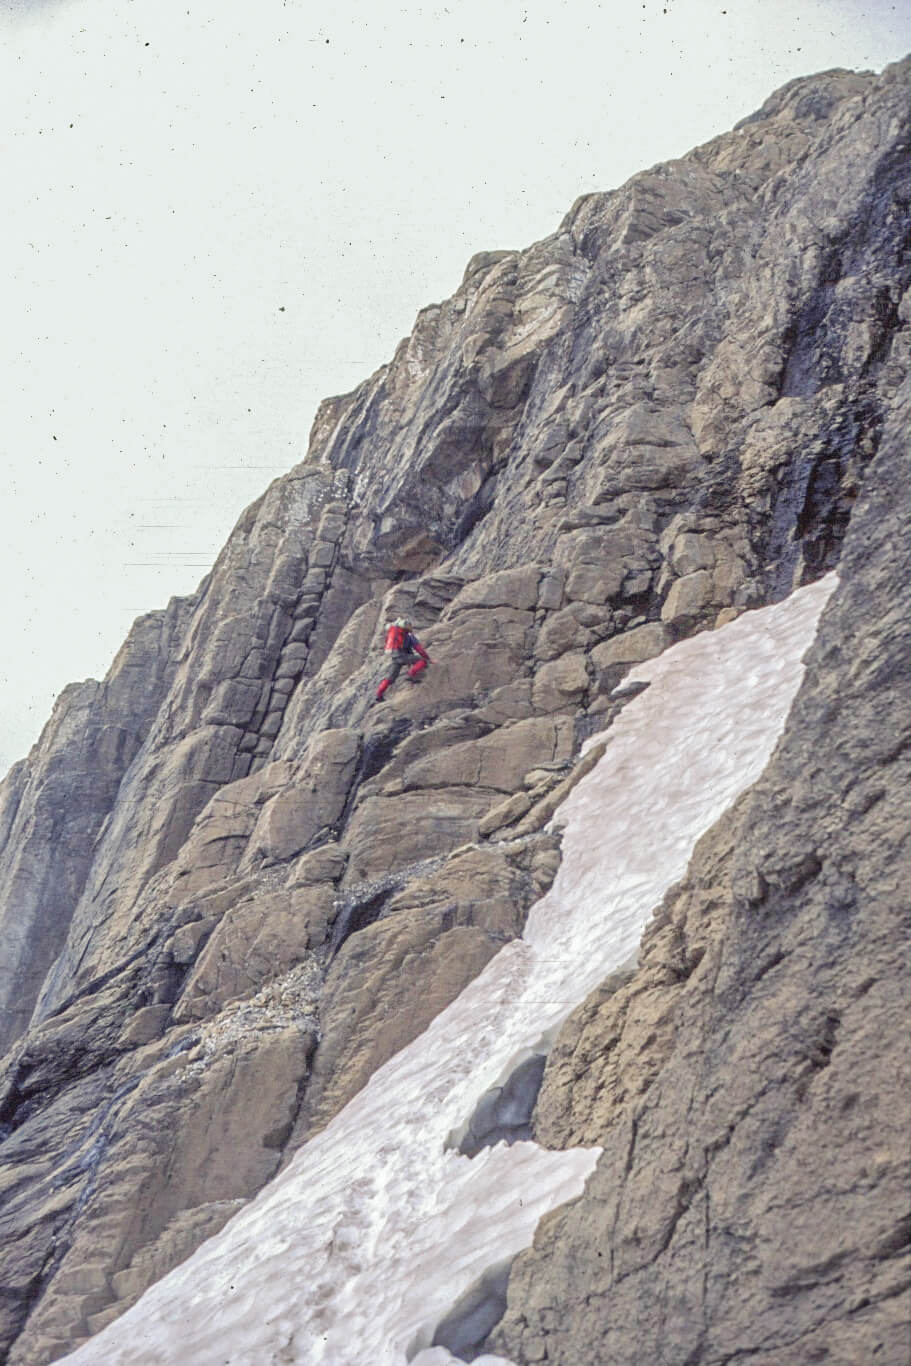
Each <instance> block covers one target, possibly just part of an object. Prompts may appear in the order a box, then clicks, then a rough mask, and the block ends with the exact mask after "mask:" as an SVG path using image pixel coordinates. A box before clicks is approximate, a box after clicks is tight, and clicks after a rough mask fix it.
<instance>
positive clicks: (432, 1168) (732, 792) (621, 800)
mask: <svg viewBox="0 0 911 1366" xmlns="http://www.w3.org/2000/svg"><path fill="white" fill-rule="evenodd" d="M833 586H834V576H833V575H830V576H828V578H826V579H824V580H821V581H820V582H819V583H816V584H814V585H811V586H810V587H808V588H804V589H801V590H800V591H798V592H796V593H794V594H793V595H792V596H791V597H790V598H789V599H787V600H786V601H785V602H782V603H778V604H776V605H775V606H773V607H769V608H765V609H763V610H762V611H756V612H750V613H746V614H744V615H743V616H741V617H739V618H738V619H737V620H736V621H734V622H732V623H731V624H730V625H728V626H725V627H724V628H723V629H721V630H719V631H714V632H704V633H703V634H701V635H698V636H695V637H694V638H693V639H691V640H688V641H684V642H682V643H681V644H680V645H677V646H675V647H674V648H672V649H670V650H668V651H666V652H665V654H663V655H662V656H660V658H658V659H655V660H651V661H649V662H648V663H646V664H643V665H640V666H639V667H638V668H636V669H635V670H634V671H633V673H632V675H631V678H632V679H636V680H642V681H646V682H648V683H649V684H650V687H649V688H648V690H647V691H646V692H644V693H642V694H641V695H640V696H638V697H636V698H635V699H634V700H633V701H631V702H630V703H629V704H628V705H627V706H626V707H625V708H624V710H623V712H622V713H621V714H620V716H619V717H618V718H617V720H616V721H615V723H614V725H613V727H612V729H611V732H610V737H611V738H610V743H609V744H608V746H607V749H606V751H605V753H604V755H603V757H602V758H601V759H600V761H599V762H598V764H597V765H596V767H595V768H594V769H593V770H592V771H591V773H590V774H588V776H587V777H586V778H584V779H583V780H582V781H581V782H580V783H579V784H578V785H577V786H576V788H575V789H574V790H573V792H572V793H571V794H570V796H569V798H568V799H567V801H566V802H565V803H564V804H563V806H562V807H561V808H560V810H559V812H558V815H557V820H558V822H559V824H561V825H562V826H563V827H564V835H563V861H562V864H561V866H560V870H559V872H558V874H557V878H556V880H555V882H554V884H553V887H552V888H551V890H550V892H549V893H548V894H547V895H546V896H545V897H543V898H542V899H541V900H540V901H539V902H538V903H537V904H536V905H535V906H534V908H533V909H532V912H531V915H530V916H529V920H528V924H527V927H526V930H525V934H524V936H523V938H522V939H521V940H516V941H515V942H513V943H512V944H509V945H507V946H506V948H504V949H503V950H502V951H501V952H500V953H499V954H498V955H497V956H496V957H495V958H494V959H493V960H492V961H491V962H490V963H489V964H488V966H487V968H486V969H485V970H484V971H483V972H482V973H481V975H480V976H479V977H478V978H476V980H475V981H474V982H472V983H471V985H470V986H469V987H467V988H466V990H465V991H464V992H462V994H461V995H460V996H459V998H458V999H457V1000H456V1001H454V1002H453V1004H452V1005H451V1006H449V1007H448V1008H447V1009H446V1010H445V1011H444V1012H443V1013H442V1014H441V1015H440V1016H439V1017H438V1018H437V1019H436V1020H435V1021H434V1022H433V1023H432V1024H431V1025H430V1027H429V1028H428V1029H427V1030H426V1031H425V1032H424V1033H423V1034H422V1035H421V1036H420V1038H418V1039H416V1040H415V1041H414V1043H412V1044H410V1045H409V1046H408V1047H407V1048H405V1049H403V1050H402V1052H401V1053H399V1054H398V1055H397V1056H396V1057H394V1058H392V1059H391V1060H390V1061H389V1062H388V1063H386V1064H385V1065H384V1066H383V1067H382V1068H380V1069H379V1071H378V1072H377V1073H376V1074H375V1075H374V1076H373V1078H372V1079H371V1081H370V1082H369V1083H368V1085H367V1086H366V1087H365V1088H364V1089H363V1091H361V1092H360V1094H359V1095H357V1096H356V1097H355V1098H354V1099H353V1100H352V1101H351V1102H350V1104H349V1105H348V1106H346V1108H345V1109H344V1110H343V1111H342V1112H341V1113H340V1114H339V1115H337V1116H336V1118H335V1119H334V1120H333V1121H332V1123H331V1124H330V1125H329V1126H328V1127H327V1128H326V1129H325V1130H324V1131H323V1132H322V1133H320V1134H318V1135H317V1136H316V1137H315V1138H313V1139H311V1140H310V1142H308V1143H307V1144H306V1145H305V1146H304V1147H303V1148H302V1149H301V1151H300V1152H299V1153H298V1154H297V1155H296V1157H295V1158H294V1160H293V1161H292V1162H291V1163H290V1164H289V1166H288V1167H287V1169H286V1170H285V1171H284V1172H283V1173H282V1174H281V1175H280V1176H279V1177H278V1178H276V1180H275V1181H273V1182H272V1183H271V1184H270V1185H269V1186H268V1187H266V1188H265V1189H264V1190H263V1191H262V1192H261V1193H260V1194H259V1195H258V1196H257V1197H256V1198H255V1199H254V1200H252V1201H251V1202H250V1204H249V1205H247V1206H246V1207H245V1208H244V1209H243V1210H241V1211H240V1213H238V1214H237V1215H236V1216H235V1217H234V1218H233V1219H232V1220H231V1222H230V1223H229V1224H228V1225H226V1227H225V1228H224V1229H223V1230H222V1232H221V1233H220V1234H218V1235H217V1236H216V1237H214V1238H212V1239H210V1240H209V1241H208V1242H207V1243H205V1244H203V1246H202V1247H201V1248H199V1250H198V1251H197V1252H196V1253H195V1254H194V1255H193V1256H192V1257H190V1258H189V1259H188V1260H187V1261H186V1262H184V1263H183V1265H182V1266H179V1267H177V1268H176V1269H175V1270H174V1271H172V1272H171V1273H170V1274H169V1275H168V1276H166V1277H165V1278H164V1279H163V1280H162V1281H160V1282H159V1283H158V1284H157V1285H155V1286H153V1287H152V1288H151V1289H150V1290H148V1291H147V1292H146V1294H145V1295H144V1296H143V1298H142V1299H141V1300H140V1301H139V1302H138V1303H137V1304H136V1305H135V1306H134V1307H133V1308H132V1309H131V1310H129V1311H128V1312H127V1313H126V1314H124V1315H123V1316H122V1317H121V1318H120V1319H118V1320H117V1321H116V1322H114V1323H113V1324H111V1325H110V1326H109V1327H108V1328H107V1329H105V1330H104V1331H103V1332H102V1333H100V1334H98V1336H96V1337H95V1338H93V1339H91V1340H90V1341H89V1342H87V1343H86V1344H85V1345H84V1346H83V1347H81V1348H79V1349H78V1350H77V1351H76V1352H74V1353H72V1354H71V1355H70V1356H68V1357H66V1358H65V1360H66V1361H67V1362H69V1363H71V1364H72V1366H89V1363H92V1366H102V1364H103V1366H166V1364H168V1366H171V1364H173V1366H185V1363H186V1362H187V1361H192V1362H193V1363H194V1366H228V1364H230V1366H279V1364H280V1363H282V1364H283V1363H307V1366H310V1364H311V1363H312V1364H313V1366H365V1363H367V1362H370V1363H371V1366H404V1363H405V1362H406V1361H411V1362H412V1363H413V1364H414V1366H447V1363H452V1362H454V1361H455V1360H456V1358H454V1357H453V1356H452V1355H450V1353H449V1352H448V1351H447V1350H446V1349H445V1348H443V1347H432V1346H431V1343H432V1341H433V1336H434V1332H435V1329H436V1327H437V1325H438V1324H439V1323H440V1322H441V1320H443V1319H444V1318H445V1317H446V1315H447V1314H448V1313H449V1311H450V1310H451V1309H452V1307H453V1305H454V1304H455V1303H456V1301H457V1300H459V1299H460V1298H461V1297H462V1296H463V1295H464V1294H465V1293H466V1292H467V1291H469V1290H470V1289H471V1287H472V1286H474V1285H475V1284H476V1283H477V1282H478V1280H479V1279H480V1277H481V1276H482V1274H483V1273H484V1272H485V1271H487V1270H489V1269H491V1268H495V1267H498V1266H502V1265H503V1264H504V1263H507V1262H508V1261H509V1260H510V1259H511V1258H512V1257H513V1256H514V1255H515V1254H516V1253H517V1252H518V1251H520V1250H521V1249H522V1248H523V1247H527V1246H528V1245H529V1243H530V1242H531V1238H532V1235H533V1233H534V1229H535V1226H536V1224H537V1222H538V1220H539V1219H540V1217H541V1216H542V1215H543V1214H544V1213H545V1212H546V1211H548V1210H550V1209H553V1208H555V1207H556V1206H558V1205H560V1204H562V1203H564V1202H565V1201H566V1200H568V1199H571V1198H573V1197H574V1196H576V1195H578V1194H579V1193H580V1192H581V1190H582V1188H583V1186H584V1183H585V1180H586V1178H587V1177H588V1175H589V1174H590V1173H591V1171H592V1170H593V1168H594V1165H595V1162H596V1161H597V1157H598V1154H599V1151H600V1150H598V1149H588V1150H583V1149H575V1150H571V1151H568V1152H549V1151H546V1150H544V1149H541V1148H539V1147H538V1146H537V1145H536V1144H534V1143H531V1142H518V1143H514V1144H513V1145H511V1146H507V1145H506V1144H504V1143H498V1144H496V1145H495V1146H493V1147H486V1148H482V1149H481V1151H480V1152H479V1153H478V1154H477V1156H475V1157H472V1158H468V1157H464V1156H462V1155H461V1154H460V1153H458V1152H457V1151H455V1150H454V1148H453V1147H452V1145H451V1144H450V1143H448V1140H449V1138H450V1136H451V1135H452V1134H453V1133H457V1132H458V1131H459V1130H460V1128H461V1127H462V1126H464V1124H465V1123H466V1121H467V1120H468V1118H469V1117H470V1115H471V1114H472V1112H473V1110H474V1108H475V1106H476V1104H477V1102H478V1099H479V1098H480V1097H481V1096H482V1095H483V1094H484V1093H485V1092H487V1091H488V1090H489V1089H490V1088H492V1087H494V1086H496V1085H498V1084H501V1083H502V1082H503V1081H505V1080H506V1078H508V1077H509V1076H510V1074H511V1073H512V1071H513V1070H514V1068H515V1067H516V1066H517V1065H518V1064H520V1063H521V1062H523V1061H524V1060H525V1059H526V1058H528V1057H529V1056H530V1054H532V1053H534V1052H536V1051H541V1049H542V1048H543V1047H544V1046H545V1045H544V1040H546V1039H547V1038H548V1037H552V1036H553V1033H554V1032H555V1030H556V1029H557V1028H558V1027H559V1025H560V1023H561V1021H562V1020H564V1019H565V1017H566V1016H567V1014H568V1013H569V1012H570V1010H572V1009H573V1007H574V1006H576V1005H577V1004H579V1002H580V1001H582V1000H583V999H584V997H585V996H586V994H587V993H588V992H589V991H590V990H591V989H592V988H593V987H595V986H596V985H597V984H598V983H599V982H600V981H602V980H603V978H604V977H605V976H606V975H607V974H608V973H609V972H611V971H612V970H614V969H615V968H616V967H618V966H619V965H620V964H622V963H623V962H624V961H625V960H627V959H629V958H630V957H631V955H632V954H633V953H634V952H635V950H636V947H637V944H638V941H639V939H640V937H641V934H642V929H643V927H644V925H645V923H646V921H647V919H648V917H649V915H650V913H651V912H652V911H653V909H654V908H655V906H656V905H657V904H658V903H659V902H660V900H661V898H662V896H663V895H664V893H665V892H666V891H667V889H668V888H669V887H670V886H671V885H672V884H673V883H674V882H675V881H677V880H678V879H679V878H680V877H681V876H682V875H683V873H684V872H685V870H686V865H687V862H688V860H689V857H690V854H691V852H692V849H693V846H694V844H695V842H696V841H697V839H698V838H699V837H700V835H702V834H703V833H704V831H706V830H707V829H708V828H709V827H710V826H711V825H712V824H713V823H714V822H715V821H716V820H717V819H718V817H719V816H720V815H721V814H722V813H723V812H724V810H725V809H726V808H727V807H728V806H729V805H730V804H731V802H733V800H734V799H735V798H736V797H737V796H738V794H739V793H740V792H742V791H743V790H744V789H745V788H746V787H748V786H749V785H750V784H751V783H752V782H754V781H755V779H756V778H757V777H758V775H759V773H760V772H761V770H762V768H763V767H764V765H765V763H766V761H767V759H768V757H769V754H770V753H771V750H772V747H773V746H774V744H775V741H776V739H777V737H778V735H779V734H780V732H781V729H782V726H783V723H784V719H785V716H786V714H787V711H788V708H789V706H790V703H791V700H792V698H793V696H794V693H795V692H796V690H797V687H798V684H799V682H800V678H801V675H802V664H801V658H802V656H803V654H804V651H805V650H806V648H807V646H808V645H809V644H810V642H811V640H812V638H813V635H814V632H815V629H816V623H817V620H818V617H819V613H820V611H821V610H822V607H823V605H824V603H825V601H826V599H827V597H828V595H829V593H830V592H831V590H832V587H833ZM592 743H593V742H592ZM499 1360H500V1359H499V1358H495V1357H490V1356H487V1357H480V1358H477V1363H478V1366H494V1363H495V1362H497V1361H499Z"/></svg>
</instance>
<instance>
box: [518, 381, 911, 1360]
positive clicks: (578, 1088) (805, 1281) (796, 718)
mask: <svg viewBox="0 0 911 1366" xmlns="http://www.w3.org/2000/svg"><path fill="white" fill-rule="evenodd" d="M909 418H911V382H907V381H906V383H905V385H904V388H903V392H902V395H901V401H900V402H899V404H898V405H897V406H896V409H895V411H894V413H893V416H892V419H891V420H890V425H889V429H888V432H887V435H886V437H885V439H884V442H883V448H882V450H881V452H880V454H879V456H878V457H877V460H876V463H875V465H874V468H873V470H872V472H871V475H870V477H869V479H868V481H867V484H866V486H865V491H864V495H863V496H862V504H861V506H860V507H859V508H858V510H857V512H856V513H855V515H854V517H853V518H852V524H851V528H850V531H849V534H848V539H847V544H846V548H845V554H844V556H843V560H842V568H841V575H842V582H841V585H840V587H839V588H838V589H837V591H836V594H835V596H834V598H833V601H832V603H831V604H830V606H829V608H828V610H827V611H826V613H825V614H824V616H823V621H822V625H821V628H820V633H819V635H818V637H817V640H816V643H815V645H814V646H813V649H812V651H811V654H810V657H809V659H808V662H807V674H806V681H805V684H804V687H803V689H802V691H801V693H800V695H799V697H798V699H797V702H796V704H795V706H794V708H793V710H792V713H791V716H790V719H789V722H788V725H787V728H786V731H785V734H784V736H783V738H782V741H781V742H780V745H779V748H778V750H777V753H776V755H775V757H774V759H773V761H772V762H771V764H770V765H769V767H768V769H767V770H766V773H765V774H764V776H763V778H762V779H761V781H760V782H759V783H758V784H757V785H756V786H755V787H754V788H753V789H752V790H751V791H750V792H749V793H748V794H747V795H746V796H745V797H744V798H743V799H742V800H741V802H740V803H738V805H737V807H736V808H735V809H734V810H732V811H731V812H730V813H729V815H728V816H727V818H726V819H724V820H723V821H722V822H721V823H720V824H719V826H717V827H716V828H715V829H714V830H713V831H711V832H710V833H709V835H707V836H706V837H705V838H704V839H703V841H702V842H701V845H700V847H699V848H698V850H697V854H696V857H695V858H694V860H693V863H692V865H691V868H690V872H689V875H688V877H687V879H686V881H685V882H684V883H683V884H682V885H680V886H678V887H677V888H676V889H675V890H674V892H673V893H672V894H671V895H670V896H669V897H668V898H667V900H666V903H665V905H664V906H663V907H662V909H661V911H660V913H659V914H658V915H657V916H656V918H655V920H654V922H653V924H652V926H651V927H650V929H649V931H648V932H647V935H646V938H645V940H644V942H643V951H642V959H641V962H640V966H639V969H638V971H637V972H636V973H634V974H633V975H632V977H631V979H630V980H627V981H622V980H615V981H612V982H609V983H606V984H605V986H604V987H603V988H602V989H601V990H600V991H599V992H597V993H595V995H594V996H593V997H592V998H590V999H589V1000H588V1001H587V1002H586V1003H585V1004H584V1005H583V1006H582V1007H580V1008H579V1010H577V1011H576V1012H575V1014H574V1016H573V1017H572V1019H571V1020H570V1021H569V1022H568V1024H567V1026H566V1027H565V1028H564V1030H563V1033H562V1035H561V1037H560V1039H559V1040H558V1043H557V1045H556V1047H555V1049H554V1051H553V1053H552V1055H551V1058H550V1061H549V1064H548V1069H547V1072H546V1074H545V1078H544V1084H543V1088H542V1091H541V1094H540V1096H539V1100H538V1106H537V1110H536V1113H535V1117H534V1128H535V1136H536V1137H537V1138H538V1140H539V1141H543V1142H544V1143H546V1144H548V1145H552V1146H572V1145H574V1144H580V1143H581V1144H602V1145H603V1146H604V1149H605V1151H604V1155H603V1157H602V1158H601V1160H600V1162H599V1167H598V1170H597V1173H596V1175H595V1176H594V1178H593V1179H592V1180H591V1181H590V1182H589V1185H588V1187H587V1189H586V1192H585V1195H584V1196H583V1197H582V1198H581V1199H580V1200H579V1201H578V1202H576V1203H575V1204H574V1205H572V1206H570V1207H567V1208H566V1209H565V1210H564V1211H560V1212H558V1213H557V1214H556V1215H555V1216H553V1217H552V1218H551V1219H550V1220H549V1221H544V1223H542V1226H541V1227H539V1231H538V1236H537V1238H536V1244H535V1248H534V1250H533V1251H530V1252H529V1253H527V1254H524V1255H523V1256H521V1257H520V1258H519V1259H518V1262H517V1263H516V1265H515V1266H514V1268H513V1274H512V1277H511V1281H510V1287H509V1309H508V1312H507V1315H506V1317H505V1319H504V1321H503V1322H502V1324H501V1325H500V1327H499V1328H498V1329H497V1331H496V1332H495V1334H494V1337H493V1347H494V1349H497V1350H500V1351H502V1352H504V1353H505V1355H507V1356H510V1357H513V1358H514V1359H515V1360H516V1361H517V1362H526V1361H528V1362H531V1361H548V1362H554V1363H566V1364H567V1366H569V1363H573V1366H582V1364H583V1363H593V1364H594V1363H596V1362H602V1361H608V1360H609V1361H612V1362H629V1363H633V1362H639V1361H668V1362H680V1363H683V1362H691V1363H702V1362H705V1363H708V1362H721V1361H724V1362H746V1361H750V1362H763V1363H765V1362H768V1363H773V1362H774V1363H785V1362H797V1361H800V1362H805V1361H806V1362H810V1361H826V1362H833V1363H834V1362H841V1363H845V1364H846V1366H847V1363H857V1362H873V1361H876V1362H883V1363H891V1364H894V1366H902V1363H905V1362H907V1360H908V1351H909V1347H911V1339H909V1308H911V1302H909V1286H911V1221H909V1211H908V1191H909V1186H911V1145H909V1141H908V1140H909V1135H911V1058H909V1052H908V1046H907V1034H906V1026H907V1012H908V1003H909V999H911V963H909V959H908V955H907V936H908V928H909V925H908V916H907V906H908V900H907V890H906V889H907V887H908V885H909V881H911V837H909V829H908V819H907V791H908V781H909V777H911V772H909V769H911V765H909V757H908V743H909V740H911V625H909V615H908V610H907V605H908V588H907V585H908V582H909V573H911V547H909V544H908V540H907V537H906V536H903V534H902V532H901V527H902V526H903V525H904V523H905V519H906V517H907V513H908V509H907V493H906V479H905V474H906V471H907V466H908V451H907V432H908V421H909ZM899 489H901V490H903V492H902V494H901V496H900V497H899V498H898V499H897V498H896V491H897V490H899Z"/></svg>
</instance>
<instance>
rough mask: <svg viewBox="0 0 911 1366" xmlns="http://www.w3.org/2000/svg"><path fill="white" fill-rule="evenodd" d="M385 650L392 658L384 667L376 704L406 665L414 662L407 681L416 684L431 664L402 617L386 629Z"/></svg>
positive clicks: (409, 625)
mask: <svg viewBox="0 0 911 1366" xmlns="http://www.w3.org/2000/svg"><path fill="white" fill-rule="evenodd" d="M385 648H386V653H387V655H391V656H392V658H391V660H390V661H389V663H388V665H387V666H386V676H385V678H384V679H383V681H382V682H381V683H380V686H379V687H378V688H377V690H376V700H377V702H382V700H383V697H384V695H385V693H386V689H387V688H388V687H389V684H390V683H394V682H395V680H396V679H397V678H398V676H399V673H400V671H401V670H402V668H403V667H404V666H405V665H406V664H409V663H411V661H412V660H413V661H414V662H413V663H411V667H410V668H409V670H408V680H409V682H411V683H416V682H417V680H418V675H419V674H420V673H422V671H423V670H424V669H426V668H427V665H428V664H430V663H431V659H430V655H429V654H428V653H427V651H426V650H425V649H424V647H423V645H422V644H421V642H420V641H419V640H418V638H417V636H416V635H415V634H414V632H413V631H412V629H411V622H410V621H406V619H405V618H404V617H398V618H397V619H396V620H395V621H394V622H392V624H391V625H390V626H387V627H386V647H385ZM415 656H417V658H414V657H415Z"/></svg>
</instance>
